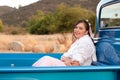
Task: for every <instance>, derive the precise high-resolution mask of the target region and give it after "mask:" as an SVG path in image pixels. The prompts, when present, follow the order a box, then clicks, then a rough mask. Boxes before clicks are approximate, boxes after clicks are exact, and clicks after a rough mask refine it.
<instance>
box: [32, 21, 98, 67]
mask: <svg viewBox="0 0 120 80" xmlns="http://www.w3.org/2000/svg"><path fill="white" fill-rule="evenodd" d="M89 29H90V26H89V24H88V22H87V21H85V20H80V21H78V22H77V23H76V24H75V26H74V31H73V37H74V42H73V44H72V45H71V47H70V48H69V50H68V51H67V52H65V53H64V54H63V55H62V56H61V60H59V59H56V58H53V57H50V56H44V57H42V58H40V59H39V60H38V61H36V62H35V63H34V64H33V65H32V66H34V67H40V66H88V65H91V63H92V61H96V54H95V52H96V51H95V46H94V43H93V41H92V39H91V36H90V33H89Z"/></svg>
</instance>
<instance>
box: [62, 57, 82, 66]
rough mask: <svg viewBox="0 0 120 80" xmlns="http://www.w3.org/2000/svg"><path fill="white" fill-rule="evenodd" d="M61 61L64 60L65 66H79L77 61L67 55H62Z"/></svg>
mask: <svg viewBox="0 0 120 80" xmlns="http://www.w3.org/2000/svg"><path fill="white" fill-rule="evenodd" d="M61 61H62V62H64V63H65V65H66V66H80V63H79V61H72V59H71V58H69V57H62V58H61Z"/></svg>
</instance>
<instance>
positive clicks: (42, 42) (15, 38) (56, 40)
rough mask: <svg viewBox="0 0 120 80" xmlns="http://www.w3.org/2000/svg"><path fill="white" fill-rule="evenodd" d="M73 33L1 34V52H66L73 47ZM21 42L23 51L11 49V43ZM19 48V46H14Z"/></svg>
mask: <svg viewBox="0 0 120 80" xmlns="http://www.w3.org/2000/svg"><path fill="white" fill-rule="evenodd" d="M71 37H72V34H71V33H64V34H52V35H30V34H27V35H5V34H0V52H38V53H39V52H45V53H50V52H65V51H66V50H67V49H68V48H69V46H70V45H71ZM12 42H20V43H21V44H22V45H23V46H21V47H22V50H15V49H10V48H9V46H10V43H12ZM14 47H18V46H14Z"/></svg>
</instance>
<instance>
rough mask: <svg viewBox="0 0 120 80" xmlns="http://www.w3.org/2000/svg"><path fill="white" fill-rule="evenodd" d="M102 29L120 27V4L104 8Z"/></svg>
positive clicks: (102, 11)
mask: <svg viewBox="0 0 120 80" xmlns="http://www.w3.org/2000/svg"><path fill="white" fill-rule="evenodd" d="M100 27H101V28H118V27H120V3H116V4H112V5H111V4H110V5H107V6H105V7H103V8H102V10H101V19H100Z"/></svg>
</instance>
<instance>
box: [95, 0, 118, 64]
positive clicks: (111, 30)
mask: <svg viewBox="0 0 120 80" xmlns="http://www.w3.org/2000/svg"><path fill="white" fill-rule="evenodd" d="M95 37H96V38H97V39H98V40H97V43H96V54H97V63H95V65H120V0H101V1H100V3H99V4H98V7H97V16H96V35H95Z"/></svg>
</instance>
